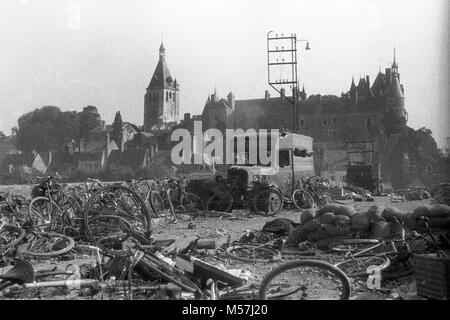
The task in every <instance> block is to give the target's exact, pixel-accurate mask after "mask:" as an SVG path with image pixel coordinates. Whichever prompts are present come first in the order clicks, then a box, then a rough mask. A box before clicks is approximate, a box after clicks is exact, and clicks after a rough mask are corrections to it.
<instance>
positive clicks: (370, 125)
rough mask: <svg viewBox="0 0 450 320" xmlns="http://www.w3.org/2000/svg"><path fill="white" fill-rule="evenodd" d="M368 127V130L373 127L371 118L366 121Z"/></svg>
mask: <svg viewBox="0 0 450 320" xmlns="http://www.w3.org/2000/svg"><path fill="white" fill-rule="evenodd" d="M366 127H367V129H369V128H370V127H372V119H370V118H368V119H366Z"/></svg>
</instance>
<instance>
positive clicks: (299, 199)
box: [292, 189, 314, 210]
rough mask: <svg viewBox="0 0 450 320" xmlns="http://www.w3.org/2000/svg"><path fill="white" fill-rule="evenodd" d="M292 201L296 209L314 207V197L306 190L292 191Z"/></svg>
mask: <svg viewBox="0 0 450 320" xmlns="http://www.w3.org/2000/svg"><path fill="white" fill-rule="evenodd" d="M292 202H293V203H294V206H295V207H296V208H297V209H298V210H304V209H311V208H312V207H314V199H313V197H312V196H311V195H310V194H309V192H308V191H306V190H303V189H297V190H295V191H294V192H293V193H292Z"/></svg>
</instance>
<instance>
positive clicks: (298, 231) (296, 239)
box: [285, 217, 322, 247]
mask: <svg viewBox="0 0 450 320" xmlns="http://www.w3.org/2000/svg"><path fill="white" fill-rule="evenodd" d="M300 219H301V217H300ZM321 227H322V225H321V224H320V222H319V221H318V220H317V219H314V218H313V219H310V220H307V221H306V222H305V223H302V224H301V225H299V226H297V227H295V228H294V230H293V231H292V232H291V234H290V235H289V236H288V237H287V239H286V242H285V246H286V247H296V246H297V245H298V244H299V243H300V242H303V241H306V240H307V239H308V238H307V235H308V234H309V233H312V232H314V231H315V230H317V229H318V228H321Z"/></svg>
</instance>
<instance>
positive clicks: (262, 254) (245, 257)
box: [226, 243, 281, 263]
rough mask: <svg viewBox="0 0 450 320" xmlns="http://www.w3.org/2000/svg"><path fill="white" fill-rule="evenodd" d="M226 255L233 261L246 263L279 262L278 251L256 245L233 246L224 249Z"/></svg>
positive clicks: (279, 254) (279, 255)
mask: <svg viewBox="0 0 450 320" xmlns="http://www.w3.org/2000/svg"><path fill="white" fill-rule="evenodd" d="M226 253H227V255H228V256H229V257H230V258H232V259H235V260H239V261H243V262H247V263H255V262H260V263H267V262H274V261H279V260H281V253H280V252H279V251H278V250H275V249H273V248H270V247H267V246H264V245H263V246H261V245H258V244H244V243H243V244H235V245H231V246H229V247H228V248H227V249H226Z"/></svg>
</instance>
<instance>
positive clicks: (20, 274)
mask: <svg viewBox="0 0 450 320" xmlns="http://www.w3.org/2000/svg"><path fill="white" fill-rule="evenodd" d="M0 279H3V280H6V281H10V282H13V283H17V284H24V283H31V282H33V281H34V268H33V265H32V264H31V263H29V262H28V261H22V260H20V261H18V262H17V263H16V265H15V266H14V267H13V268H12V269H10V270H9V271H8V272H6V273H5V274H2V275H0Z"/></svg>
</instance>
